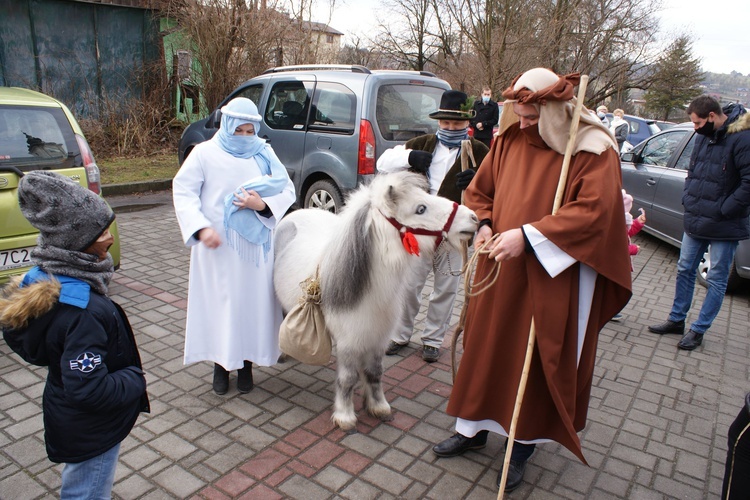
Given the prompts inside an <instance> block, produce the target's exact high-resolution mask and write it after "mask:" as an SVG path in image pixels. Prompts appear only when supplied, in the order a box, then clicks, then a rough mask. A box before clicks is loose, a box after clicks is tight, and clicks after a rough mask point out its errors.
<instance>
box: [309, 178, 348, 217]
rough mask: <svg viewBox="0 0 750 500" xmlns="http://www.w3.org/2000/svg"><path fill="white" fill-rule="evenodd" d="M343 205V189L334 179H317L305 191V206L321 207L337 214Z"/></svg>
mask: <svg viewBox="0 0 750 500" xmlns="http://www.w3.org/2000/svg"><path fill="white" fill-rule="evenodd" d="M343 206H344V198H343V196H341V191H339V188H338V187H336V184H334V183H333V182H332V181H329V180H323V181H316V182H314V183H313V185H312V186H310V189H308V190H307V193H305V208H321V209H323V210H328V211H329V212H333V213H334V214H335V213H338V212H339V211H340V210H341V207H343Z"/></svg>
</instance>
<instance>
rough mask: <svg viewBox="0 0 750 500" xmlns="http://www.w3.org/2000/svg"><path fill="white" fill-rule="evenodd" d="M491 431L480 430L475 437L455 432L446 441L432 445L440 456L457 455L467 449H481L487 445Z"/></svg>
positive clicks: (433, 449)
mask: <svg viewBox="0 0 750 500" xmlns="http://www.w3.org/2000/svg"><path fill="white" fill-rule="evenodd" d="M488 433H489V431H479V432H477V435H476V436H474V437H466V436H464V435H461V434H458V433H456V434H454V435H453V436H451V437H449V438H448V439H446V440H445V441H443V442H441V443H438V444H436V445H435V446H433V447H432V451H433V452H434V453H435V455H437V456H439V457H457V456H458V455H461V454H462V453H464V452H465V451H467V450H479V449H482V448H484V447H485V446H486V445H487V434H488Z"/></svg>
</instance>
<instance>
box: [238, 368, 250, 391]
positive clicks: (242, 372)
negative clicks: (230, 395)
mask: <svg viewBox="0 0 750 500" xmlns="http://www.w3.org/2000/svg"><path fill="white" fill-rule="evenodd" d="M237 390H238V391H239V392H240V393H242V394H247V393H248V392H250V391H252V390H253V364H252V363H251V362H250V361H245V366H243V367H242V368H240V369H239V370H237Z"/></svg>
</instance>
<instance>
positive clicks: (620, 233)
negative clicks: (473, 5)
mask: <svg viewBox="0 0 750 500" xmlns="http://www.w3.org/2000/svg"><path fill="white" fill-rule="evenodd" d="M562 160H563V156H562V155H560V154H559V153H557V152H555V151H553V150H552V149H550V148H549V147H548V146H547V145H546V144H545V143H544V141H543V140H542V139H541V137H540V136H539V134H538V128H537V127H529V128H528V129H525V130H524V131H521V129H520V128H519V125H518V124H515V125H512V126H511V127H510V128H509V129H508V130H507V131H506V132H505V133H503V134H502V135H501V136H499V137H498V138H497V139H496V140H495V143H494V144H493V147H492V149H491V151H490V153H489V154H488V155H487V157H486V158H485V160H484V161H483V162H482V165H481V166H480V168H479V170H478V172H477V174H476V177H475V179H474V181H473V182H472V184H471V185H470V186H469V188H468V189H467V190H466V192H465V204H466V206H468V207H469V208H471V209H473V210H474V211H475V212H476V213H477V216H478V217H479V220H483V219H490V220H491V221H492V226H491V227H492V229H493V233H501V232H503V231H506V230H509V229H514V228H519V227H521V226H522V225H524V224H532V225H533V226H534V227H535V228H536V229H537V230H538V231H540V232H541V233H542V234H543V235H544V236H545V237H546V238H548V239H549V240H550V241H552V243H554V244H555V245H557V246H558V247H559V248H560V249H561V250H563V251H564V252H566V253H567V254H568V255H570V256H571V257H573V258H574V259H575V260H576V261H578V262H576V263H574V264H573V265H572V266H570V267H569V268H567V269H566V270H564V271H563V272H561V273H560V274H559V275H558V276H556V277H555V278H551V277H550V276H549V274H548V273H547V271H546V270H545V269H544V268H543V267H542V265H541V264H540V262H539V261H538V260H537V258H536V257H535V256H534V254H533V253H524V254H522V255H521V256H519V257H516V258H513V259H510V260H508V261H505V262H503V263H502V266H501V268H500V274H499V277H498V279H497V281H496V283H495V284H494V285H493V286H492V288H490V289H489V290H486V291H485V292H483V293H481V294H480V295H478V296H476V297H472V298H470V299H469V301H468V309H467V316H466V325H465V329H464V354H463V358H462V360H461V365H460V367H459V370H458V374H457V377H456V380H455V384H454V388H453V391H452V394H451V397H450V401H449V404H448V409H447V412H448V414H450V415H454V416H457V417H460V418H463V419H467V420H473V421H478V420H484V419H490V420H494V421H496V422H498V423H500V424H501V425H502V426H503V427H504V428H505V429H506V430H509V429H510V420H511V416H512V413H513V406H514V403H515V399H516V393H517V389H518V384H519V381H520V378H521V371H522V367H523V362H524V356H525V352H526V345H527V342H528V337H529V327H530V324H531V318H532V315H533V317H534V322H535V326H536V339H537V340H536V345H535V348H534V356H533V358H532V363H531V369H530V374H529V379H528V384H527V387H526V393H525V396H524V400H523V405H522V407H521V413H520V417H519V422H518V426H517V432H516V438H517V439H519V440H522V441H526V440H534V439H552V440H554V441H557V442H559V443H561V444H562V445H564V446H565V447H566V448H568V449H569V450H570V451H571V452H573V453H574V454H575V455H576V456H577V457H579V458H580V459H581V461H583V462H584V463H585V459H584V457H583V454H582V452H581V444H580V441H579V439H578V436H577V434H576V432H577V431H580V430H582V429H583V428H584V426H585V424H586V413H587V411H588V404H589V395H590V392H591V382H592V375H593V370H594V363H595V356H596V346H597V339H598V333H599V331H600V330H601V328H602V327H603V326H604V325H605V324H606V323H607V321H608V320H609V319H611V318H612V316H614V315H615V314H616V313H617V312H618V311H620V310H621V309H622V307H624V306H625V304H626V303H627V301H628V299H629V298H630V295H631V292H630V289H631V278H630V261H629V256H628V247H627V233H626V228H625V217H624V208H623V202H622V193H621V191H620V189H621V180H620V165H619V158H618V155H617V153H616V152H615V151H614V150H613V149H612V148H609V149H607V150H605V151H604V152H603V153H602V154H601V155H596V154H593V153H588V152H579V153H578V154H576V155H575V156H573V157H572V160H571V163H570V170H569V173H568V180H567V185H566V189H565V195H564V198H563V204H562V206H561V208H560V209H559V211H558V213H557V214H556V215H554V216H553V215H551V213H552V205H553V201H554V197H555V191H556V188H557V183H558V179H559V176H560V171H561V169H562ZM579 262H582V263H584V264H586V265H587V266H589V267H591V268H593V269H594V271H596V272H597V273H598V275H597V278H596V285H595V290H594V295H593V302H592V305H591V312H590V316H589V321H588V325H587V327H586V336H585V341H584V344H583V349H582V353H581V358H580V363H578V364H577V360H576V358H577V345H578V296H579V270H580V264H579ZM494 264H495V262H494V260H493V261H491V262H490V261H489V260H488V259H487V258H486V256H480V258H479V261H478V264H477V270H476V277H475V282H478V281H479V280H481V279H482V278H483V277H485V276H487V275H488V273H489V272H490V270H491V268H492V266H493V265H494Z"/></svg>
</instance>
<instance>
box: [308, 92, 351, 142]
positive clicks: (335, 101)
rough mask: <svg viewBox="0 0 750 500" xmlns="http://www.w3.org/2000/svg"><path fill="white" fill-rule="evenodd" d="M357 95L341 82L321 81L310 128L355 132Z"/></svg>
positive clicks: (349, 133)
mask: <svg viewBox="0 0 750 500" xmlns="http://www.w3.org/2000/svg"><path fill="white" fill-rule="evenodd" d="M356 117H357V96H356V95H355V94H354V92H352V90H351V89H349V88H348V87H346V86H345V85H341V84H340V83H329V82H320V83H318V86H317V88H316V89H315V98H314V99H313V105H312V112H311V113H310V123H309V128H310V129H311V130H319V131H326V132H333V133H341V134H347V135H352V134H354V124H355V119H356Z"/></svg>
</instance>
